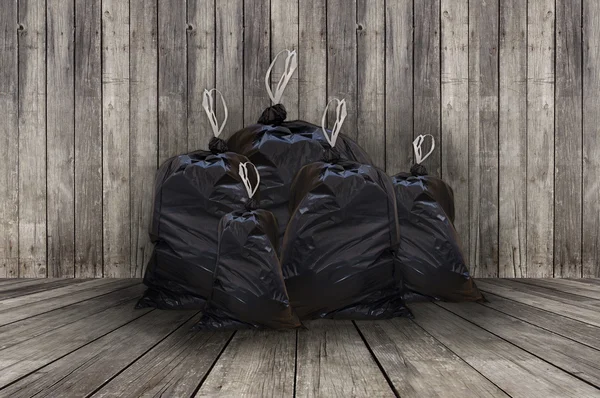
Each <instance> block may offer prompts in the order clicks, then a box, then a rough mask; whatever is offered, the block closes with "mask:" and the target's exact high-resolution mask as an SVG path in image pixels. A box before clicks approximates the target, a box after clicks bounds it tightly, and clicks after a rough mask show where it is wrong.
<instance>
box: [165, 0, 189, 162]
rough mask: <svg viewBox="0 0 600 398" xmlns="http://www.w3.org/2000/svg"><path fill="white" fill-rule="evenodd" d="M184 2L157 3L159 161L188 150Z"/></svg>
mask: <svg viewBox="0 0 600 398" xmlns="http://www.w3.org/2000/svg"><path fill="white" fill-rule="evenodd" d="M186 29H187V24H186V0H165V1H159V2H158V161H159V163H163V162H164V161H165V160H167V159H168V158H170V157H172V156H175V155H178V154H181V153H184V152H186V150H187V147H188V143H187V60H186V58H187V56H186V54H187V47H186V46H187V42H186V36H187V33H186Z"/></svg>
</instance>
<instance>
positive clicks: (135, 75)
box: [129, 0, 158, 278]
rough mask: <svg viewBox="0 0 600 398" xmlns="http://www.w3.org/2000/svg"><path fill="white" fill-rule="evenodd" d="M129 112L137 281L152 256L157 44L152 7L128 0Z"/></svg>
mask: <svg viewBox="0 0 600 398" xmlns="http://www.w3.org/2000/svg"><path fill="white" fill-rule="evenodd" d="M129 11H130V12H131V15H130V18H131V27H130V32H129V44H130V46H131V49H130V58H129V62H130V63H131V65H130V73H131V81H130V85H129V89H130V90H131V104H130V106H131V110H130V113H129V115H130V118H131V120H130V123H131V124H130V132H129V134H130V147H129V156H130V163H129V175H130V176H131V179H130V180H129V181H130V182H129V184H130V190H131V191H130V195H131V199H130V208H131V223H130V225H131V262H130V267H131V271H130V275H131V277H134V278H139V277H141V276H142V275H143V274H144V269H145V268H146V264H148V260H149V259H150V255H151V253H152V244H151V243H150V238H149V236H148V229H149V227H150V215H151V212H152V201H153V199H154V198H153V196H154V191H153V186H154V173H155V170H156V166H157V156H158V98H157V92H158V91H157V90H158V81H157V73H158V47H157V45H158V42H157V8H156V4H154V3H148V2H147V1H143V0H130V3H129Z"/></svg>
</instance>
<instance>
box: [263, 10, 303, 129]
mask: <svg viewBox="0 0 600 398" xmlns="http://www.w3.org/2000/svg"><path fill="white" fill-rule="evenodd" d="M298 1H299V0H271V58H273V57H274V56H275V55H276V54H277V53H278V52H279V51H281V50H285V49H288V50H297V49H298V34H299V30H298V29H299V26H298V6H299V4H298ZM282 56H283V55H282ZM306 61H307V60H306V59H305V58H304V54H302V53H300V54H298V62H299V63H303V62H306ZM265 72H266V71H265ZM280 77H281V73H278V74H275V73H272V79H271V80H272V81H274V82H278V81H279V78H280ZM281 102H282V104H283V105H284V106H285V109H286V111H287V120H296V119H298V71H296V73H295V74H294V75H293V76H292V78H291V79H290V81H289V83H288V85H287V87H286V88H285V93H284V94H283V98H282V99H281Z"/></svg>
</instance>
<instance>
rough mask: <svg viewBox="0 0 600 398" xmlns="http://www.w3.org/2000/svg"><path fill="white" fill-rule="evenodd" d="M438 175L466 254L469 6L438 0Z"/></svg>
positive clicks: (464, 1)
mask: <svg viewBox="0 0 600 398" xmlns="http://www.w3.org/2000/svg"><path fill="white" fill-rule="evenodd" d="M441 18H442V139H441V141H442V145H441V147H442V177H443V178H444V180H445V181H446V182H447V183H448V184H450V186H451V187H452V188H453V189H454V202H455V206H456V219H455V221H454V225H455V227H456V230H457V232H458V235H459V237H460V240H461V242H462V247H463V248H464V254H465V256H466V257H467V258H470V257H469V251H468V249H469V247H470V245H469V156H468V155H469V152H468V151H469V8H468V1H467V0H442V2H441Z"/></svg>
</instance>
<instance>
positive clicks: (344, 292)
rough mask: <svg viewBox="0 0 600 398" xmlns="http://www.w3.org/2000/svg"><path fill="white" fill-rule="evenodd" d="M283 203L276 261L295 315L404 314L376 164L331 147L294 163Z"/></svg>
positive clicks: (384, 180)
mask: <svg viewBox="0 0 600 398" xmlns="http://www.w3.org/2000/svg"><path fill="white" fill-rule="evenodd" d="M342 114H343V115H345V111H343V112H342ZM341 120H342V121H343V118H342V119H341ZM336 124H337V123H336ZM339 127H341V123H339V126H338V129H336V130H337V131H339ZM337 131H334V132H333V137H335V134H336V133H337ZM332 145H335V139H333V142H332ZM289 206H290V212H291V217H290V222H289V225H288V227H287V230H286V233H285V237H284V242H283V248H282V260H281V261H282V267H283V275H284V277H285V281H286V286H287V290H288V294H289V296H290V300H291V303H292V307H293V308H294V310H295V311H296V313H297V314H298V316H299V317H300V319H312V318H336V319H383V318H391V317H395V316H402V315H405V316H409V315H410V312H409V310H408V309H407V308H406V307H405V306H404V303H403V299H402V293H403V291H402V280H401V273H400V270H399V267H398V265H399V264H398V263H397V262H396V261H395V259H394V255H393V250H394V249H395V248H396V247H397V246H398V244H399V235H398V222H397V214H396V201H395V196H394V188H393V185H392V182H391V179H390V178H389V177H388V176H387V175H386V174H385V173H384V172H383V171H382V170H380V169H378V168H377V167H375V166H372V165H368V164H361V163H359V162H356V161H349V160H343V159H341V158H340V156H339V154H337V153H336V150H335V149H330V150H328V151H327V155H326V160H322V161H319V162H314V163H311V164H309V165H307V166H304V167H303V168H302V169H301V170H300V172H299V173H298V175H297V176H296V178H295V179H294V182H293V184H292V187H291V197H290V204H289Z"/></svg>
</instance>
